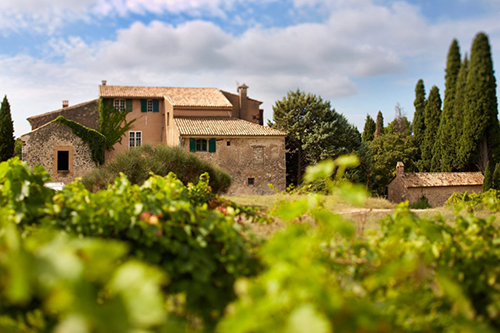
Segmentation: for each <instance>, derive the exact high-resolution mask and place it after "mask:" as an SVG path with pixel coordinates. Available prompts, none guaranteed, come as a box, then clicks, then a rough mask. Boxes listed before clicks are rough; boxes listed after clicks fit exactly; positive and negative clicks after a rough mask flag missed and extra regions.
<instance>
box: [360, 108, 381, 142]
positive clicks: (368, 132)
mask: <svg viewBox="0 0 500 333" xmlns="http://www.w3.org/2000/svg"><path fill="white" fill-rule="evenodd" d="M376 127H377V125H376V124H375V121H374V120H373V118H372V117H371V116H370V115H369V114H367V115H366V120H365V127H364V128H363V136H362V139H363V141H365V142H369V141H372V140H373V138H374V137H375V129H376Z"/></svg>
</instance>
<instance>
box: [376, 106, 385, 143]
mask: <svg viewBox="0 0 500 333" xmlns="http://www.w3.org/2000/svg"><path fill="white" fill-rule="evenodd" d="M381 135H384V116H383V115H382V111H379V112H378V113H377V123H376V126H375V137H379V136H381Z"/></svg>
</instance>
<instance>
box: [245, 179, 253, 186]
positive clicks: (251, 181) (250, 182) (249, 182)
mask: <svg viewBox="0 0 500 333" xmlns="http://www.w3.org/2000/svg"><path fill="white" fill-rule="evenodd" d="M247 182H248V186H253V185H254V184H255V178H248V181H247Z"/></svg>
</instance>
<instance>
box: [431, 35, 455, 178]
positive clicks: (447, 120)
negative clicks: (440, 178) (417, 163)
mask: <svg viewBox="0 0 500 333" xmlns="http://www.w3.org/2000/svg"><path fill="white" fill-rule="evenodd" d="M459 71H460V49H459V47H458V41H457V40H456V39H454V40H453V42H452V43H451V46H450V50H449V52H448V61H447V64H446V75H445V91H444V103H443V113H442V114H441V121H440V123H439V130H438V135H437V141H436V146H435V152H434V157H435V162H434V165H433V169H434V170H435V171H443V172H450V171H452V169H453V165H454V160H455V150H456V147H455V141H454V140H453V139H452V136H451V133H453V130H454V128H455V123H454V121H455V116H454V115H455V110H454V103H455V95H456V86H457V81H458V73H459ZM438 155H440V156H438ZM438 159H440V160H438Z"/></svg>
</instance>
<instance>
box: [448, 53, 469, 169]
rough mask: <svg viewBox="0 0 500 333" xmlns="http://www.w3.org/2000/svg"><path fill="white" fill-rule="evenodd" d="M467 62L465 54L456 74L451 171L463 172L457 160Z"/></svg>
mask: <svg viewBox="0 0 500 333" xmlns="http://www.w3.org/2000/svg"><path fill="white" fill-rule="evenodd" d="M468 67H469V61H468V58H467V54H466V55H465V57H464V61H463V62H462V65H461V66H460V71H459V72H458V79H457V87H456V94H455V105H454V109H453V110H454V115H453V116H454V120H453V124H454V127H453V132H451V137H452V140H453V142H454V143H455V158H454V160H453V169H455V170H458V171H461V170H464V163H463V162H462V160H461V159H460V158H459V156H460V140H461V138H462V131H463V129H464V108H465V93H466V88H467V73H468Z"/></svg>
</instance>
